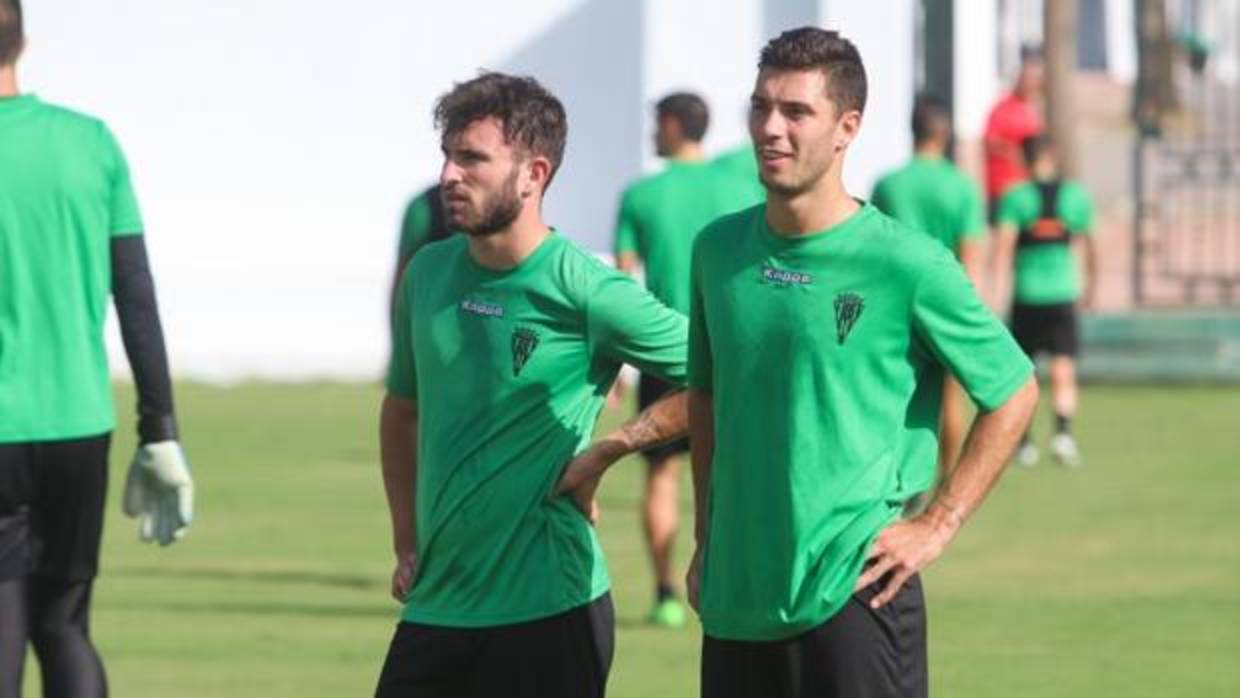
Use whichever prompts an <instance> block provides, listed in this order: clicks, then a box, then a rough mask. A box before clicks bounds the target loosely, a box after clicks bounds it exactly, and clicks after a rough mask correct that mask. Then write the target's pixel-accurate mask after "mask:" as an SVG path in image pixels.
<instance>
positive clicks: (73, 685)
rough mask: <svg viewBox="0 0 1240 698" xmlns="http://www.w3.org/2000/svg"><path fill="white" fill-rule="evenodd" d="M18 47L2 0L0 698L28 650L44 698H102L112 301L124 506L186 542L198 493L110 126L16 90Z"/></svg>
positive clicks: (163, 540)
mask: <svg viewBox="0 0 1240 698" xmlns="http://www.w3.org/2000/svg"><path fill="white" fill-rule="evenodd" d="M24 44H25V35H24V31H23V23H22V11H21V5H20V4H19V2H18V1H17V0H0V696H4V697H5V698H9V697H16V696H18V695H20V694H21V690H22V673H23V669H24V666H25V657H26V646H27V644H29V645H30V646H32V647H33V648H34V652H35V655H36V657H37V658H38V660H39V667H40V669H41V673H42V677H43V682H42V683H43V694H44V695H45V696H50V697H68V696H73V697H74V698H97V697H102V696H104V695H105V694H106V693H107V680H106V676H105V673H104V669H103V663H102V661H101V660H100V658H99V653H98V651H97V650H96V649H95V647H94V644H93V643H92V641H91V637H90V632H89V627H90V607H91V590H92V588H93V586H94V580H95V576H96V575H97V573H98V570H99V543H100V538H101V535H102V532H103V508H104V501H105V499H106V494H107V474H108V449H109V444H110V442H111V436H112V430H113V429H114V428H115V426H116V414H115V408H114V406H113V404H112V390H111V384H110V381H109V379H108V364H107V356H106V353H105V349H104V341H103V322H104V317H105V316H106V310H107V303H108V299H109V296H110V295H111V296H112V297H113V299H114V301H115V306H116V314H117V318H118V320H119V321H120V329H121V337H122V339H123V340H124V344H125V351H126V353H127V354H128V356H129V364H130V367H131V368H132V370H133V377H134V383H135V384H136V386H137V392H138V437H139V440H138V443H139V446H138V450H137V453H136V454H135V456H134V458H133V461H132V462H131V464H130V468H129V473H128V476H127V478H126V484H125V494H124V509H125V512H126V513H127V514H129V515H131V516H138V517H140V518H141V524H140V527H139V535H140V536H141V538H142V539H143V540H148V541H149V540H155V541H158V542H159V543H160V544H162V545H168V544H170V543H172V542H173V541H175V540H177V539H178V538H180V537H181V536H182V535H183V534H184V533H185V530H186V528H187V527H188V526H189V523H190V519H191V517H192V513H193V506H192V505H193V483H192V481H191V480H190V474H189V468H188V465H187V464H186V462H185V456H184V455H183V454H182V452H181V446H180V444H179V443H178V441H177V438H178V437H177V425H176V420H175V417H174V413H173V402H172V385H171V381H170V380H169V376H168V362H167V357H166V355H165V351H164V340H163V332H162V330H161V328H160V322H159V313H158V310H157V307H156V303H155V288H154V284H153V282H152V280H151V273H150V269H149V267H148V264H147V256H146V246H145V244H144V242H143V234H142V232H143V225H142V219H141V217H140V215H139V213H138V204H137V199H136V197H135V196H134V193H133V189H132V187H131V185H130V179H129V169H128V167H127V165H126V163H125V157H124V155H123V154H122V152H121V149H120V146H119V145H118V144H117V142H116V139H115V138H114V137H113V136H112V133H111V131H110V130H109V129H108V128H107V126H105V125H104V124H103V122H101V121H99V120H98V119H95V118H93V117H90V116H86V115H84V114H79V113H76V112H73V111H69V110H68V109H63V108H61V107H57V106H53V105H51V104H47V103H45V102H43V101H41V100H39V99H38V98H36V97H35V96H34V95H31V94H24V95H23V94H21V93H20V92H19V91H18V88H17V74H16V64H17V60H18V58H19V56H20V54H21V51H22V48H23V46H24Z"/></svg>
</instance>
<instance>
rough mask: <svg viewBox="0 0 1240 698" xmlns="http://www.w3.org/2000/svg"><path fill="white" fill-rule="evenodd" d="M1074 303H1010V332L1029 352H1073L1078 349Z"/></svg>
mask: <svg viewBox="0 0 1240 698" xmlns="http://www.w3.org/2000/svg"><path fill="white" fill-rule="evenodd" d="M1077 325H1078V322H1077V316H1076V304H1075V303H1055V304H1052V305H1024V304H1022V303H1013V304H1012V336H1013V337H1015V338H1016V343H1017V344H1019V345H1020V348H1021V349H1024V350H1025V353H1026V354H1028V355H1029V356H1036V355H1037V354H1040V353H1043V352H1045V353H1047V354H1050V355H1051V356H1073V357H1074V356H1076V355H1077V354H1078V353H1079V352H1080V339H1079V338H1078V330H1077Z"/></svg>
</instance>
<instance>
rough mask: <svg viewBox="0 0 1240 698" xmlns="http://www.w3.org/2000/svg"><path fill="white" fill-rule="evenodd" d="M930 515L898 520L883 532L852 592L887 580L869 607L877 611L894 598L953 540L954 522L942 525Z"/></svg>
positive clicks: (872, 548)
mask: <svg viewBox="0 0 1240 698" xmlns="http://www.w3.org/2000/svg"><path fill="white" fill-rule="evenodd" d="M929 513H930V512H929V511H927V512H926V513H923V514H920V515H919V516H916V517H914V518H912V519H908V520H905V521H897V522H896V523H893V524H891V525H890V526H888V527H887V528H885V529H883V531H882V532H881V533H879V534H878V537H877V538H875V539H874V544H873V545H872V546H870V552H869V555H868V556H867V559H866V564H867V567H866V568H865V570H863V571H862V573H861V577H859V578H858V579H857V585H856V587H855V588H854V590H853V591H854V592H857V591H861V590H862V589H864V588H866V587H868V586H870V585H871V584H873V583H875V582H877V581H879V580H882V579H883V578H884V577H885V578H886V582H884V583H883V584H882V589H881V590H880V591H879V593H878V594H877V595H876V596H875V597H874V598H873V599H871V600H870V608H879V607H881V606H883V605H884V604H886V603H887V602H889V601H891V600H892V599H893V598H895V596H896V594H897V593H899V592H900V589H901V588H902V587H903V586H904V583H905V582H907V581H908V579H909V578H910V577H912V576H913V575H914V574H917V573H918V572H920V571H921V570H923V569H925V568H926V567H927V566H928V565H929V564H930V563H931V562H934V561H935V560H936V559H937V558H938V557H939V555H941V554H943V549H944V548H946V547H947V543H948V542H949V541H950V540H951V539H952V537H953V536H954V535H955V533H956V529H957V528H958V524H956V523H944V522H943V521H942V520H941V519H939V518H937V517H933V516H929V515H928V514H929Z"/></svg>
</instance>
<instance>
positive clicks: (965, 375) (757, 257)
mask: <svg viewBox="0 0 1240 698" xmlns="http://www.w3.org/2000/svg"><path fill="white" fill-rule="evenodd" d="M692 284H693V286H692V293H693V310H692V316H691V319H690V331H689V385H690V386H691V387H693V388H696V389H699V390H702V391H706V392H710V393H712V394H713V398H714V412H715V449H714V461H713V463H712V468H711V480H710V495H709V503H710V511H709V517H710V518H709V522H708V537H707V543H706V548H705V552H704V555H705V558H704V567H703V576H702V582H701V583H702V587H701V594H702V595H701V616H702V623H703V626H704V628H705V631H706V633H707V634H708V635H711V636H712V637H717V638H723V639H732V640H752V641H768V640H777V639H782V638H787V637H792V636H794V635H797V634H799V633H802V632H805V631H806V630H808V629H810V628H813V627H815V626H817V625H819V624H821V623H823V622H824V621H826V620H827V619H828V618H830V617H831V616H832V615H834V614H835V613H836V611H838V610H839V609H840V608H841V607H842V606H843V604H844V603H845V602H846V601H847V600H848V598H849V597H850V596H852V593H853V585H854V584H855V583H856V580H857V577H858V576H859V574H860V571H861V567H862V563H863V561H864V557H865V553H866V550H867V548H868V546H869V544H870V542H871V541H872V540H873V538H874V537H875V536H876V535H877V533H878V532H879V531H880V530H881V529H882V528H883V527H884V526H885V525H887V524H888V523H889V522H891V521H892V520H894V519H895V518H896V517H898V516H899V514H900V511H901V507H902V506H903V504H904V502H905V501H906V500H907V499H908V498H909V497H911V496H912V495H914V494H916V493H918V492H921V491H923V490H925V489H927V488H928V487H929V486H930V485H931V484H932V483H933V481H934V477H935V462H936V460H937V455H938V454H937V450H938V441H937V439H938V436H937V432H938V424H939V405H940V400H941V397H942V393H943V373H944V368H945V367H946V368H947V369H948V370H950V371H951V372H952V373H953V374H954V375H955V376H956V377H957V378H958V379H959V380H960V382H961V383H962V384H963V385H964V387H965V389H966V391H968V393H969V395H970V396H971V397H972V398H973V400H974V401H975V402H976V403H977V404H978V405H979V406H980V407H981V408H982V409H983V410H990V409H994V408H996V407H998V406H999V405H1001V404H1002V403H1003V402H1005V401H1006V400H1007V399H1008V398H1009V397H1010V396H1011V395H1012V394H1013V393H1014V392H1015V391H1016V390H1017V389H1018V388H1019V387H1020V386H1021V385H1022V384H1024V382H1025V381H1026V380H1027V379H1028V378H1029V376H1030V375H1031V373H1032V365H1031V364H1030V362H1029V359H1028V358H1026V357H1025V355H1024V354H1023V353H1022V352H1021V351H1020V348H1019V347H1017V346H1016V343H1015V342H1014V341H1013V340H1012V337H1011V335H1009V334H1008V331H1007V329H1006V328H1004V326H1003V324H1002V323H1000V322H999V321H998V320H997V319H996V318H995V317H994V315H992V314H991V313H990V311H989V310H987V308H986V306H985V305H983V304H982V302H981V301H980V300H979V299H978V297H977V294H976V292H975V291H974V289H973V287H972V285H971V284H970V283H969V281H968V279H967V278H965V275H964V271H963V270H962V269H961V267H960V265H959V264H958V263H957V262H956V261H955V259H954V258H953V257H952V256H951V255H950V254H949V253H948V252H947V250H945V249H944V248H943V246H942V245H939V244H938V243H936V242H933V241H932V240H930V239H929V238H928V237H926V236H923V235H914V234H912V233H911V231H909V230H908V229H907V228H905V227H904V226H903V225H901V224H899V223H897V222H896V221H894V220H892V219H891V218H888V217H887V216H885V215H883V214H882V213H880V212H879V211H878V210H877V209H876V208H874V207H873V206H868V205H867V206H864V207H863V208H862V209H861V210H860V211H858V212H857V213H856V214H855V215H853V216H851V217H850V218H849V219H848V220H846V221H844V222H842V223H840V224H839V225H838V226H836V227H833V228H831V229H829V230H826V231H822V232H820V233H815V234H812V235H808V236H804V237H800V238H786V237H781V236H779V235H777V234H775V233H773V232H772V231H771V230H770V229H769V228H768V226H767V224H766V220H765V217H764V209H763V207H754V208H752V209H749V210H746V211H742V212H740V213H736V214H733V215H731V216H727V217H724V218H721V219H719V220H718V221H715V222H714V223H712V224H711V225H710V226H709V227H707V229H706V230H705V231H703V232H702V234H701V235H700V236H699V238H698V241H697V244H696V246H695V249H694V257H693V273H692Z"/></svg>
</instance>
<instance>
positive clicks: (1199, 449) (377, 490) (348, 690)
mask: <svg viewBox="0 0 1240 698" xmlns="http://www.w3.org/2000/svg"><path fill="white" fill-rule="evenodd" d="M118 400H119V402H118V404H119V405H121V406H122V407H123V409H122V412H128V411H129V409H128V407H129V405H131V404H132V400H133V398H132V394H131V393H130V392H129V391H127V390H125V389H121V391H120V392H119V394H118ZM378 400H379V391H378V389H377V388H375V387H371V386H348V385H305V386H287V385H245V386H241V387H236V388H232V389H223V388H213V387H203V386H198V385H182V386H180V388H179V392H178V403H179V408H180V411H181V423H182V430H183V432H184V436H185V439H184V441H185V445H186V448H187V450H188V453H189V455H190V458H191V461H192V463H193V465H194V467H195V470H196V477H197V483H198V487H199V490H198V491H199V497H198V517H199V518H198V521H197V522H196V523H195V525H194V528H193V530H192V531H191V533H190V536H189V537H188V538H187V539H186V540H185V541H183V542H182V543H180V544H178V545H175V546H172V547H171V548H168V549H157V548H154V547H150V546H145V545H140V544H138V543H137V542H136V539H135V526H134V524H133V522H132V521H131V520H128V519H125V518H123V517H122V516H121V515H120V513H119V512H120V506H119V498H120V490H121V483H122V482H123V477H124V465H125V463H126V462H127V459H128V457H129V454H130V453H131V451H132V447H133V441H132V438H131V437H130V436H129V434H130V431H131V427H130V424H129V423H128V421H126V422H125V423H124V424H122V426H121V427H120V430H119V431H118V438H117V440H116V444H115V448H114V451H113V469H112V488H111V492H110V497H109V499H110V508H109V518H108V522H107V529H106V534H105V541H104V569H103V574H102V577H101V578H100V580H99V583H98V586H97V591H96V604H95V609H96V611H95V615H94V634H95V636H96V638H97V641H98V644H99V646H100V647H101V648H102V651H103V654H104V656H105V659H106V662H107V666H108V670H109V674H110V680H111V685H112V695H113V696H118V697H119V698H132V697H147V696H177V698H197V697H203V696H263V697H269V698H276V697H280V696H298V697H311V696H332V697H339V696H365V695H370V693H371V691H372V689H373V685H374V680H375V678H376V674H377V671H378V668H379V662H380V660H381V658H382V656H383V653H384V650H385V649H386V644H387V641H388V639H389V637H390V633H391V630H392V627H393V623H394V621H395V618H396V611H397V609H396V606H395V604H394V603H393V602H391V601H390V600H389V599H388V596H387V580H388V575H389V573H390V564H389V560H390V557H391V556H390V553H389V533H388V528H387V519H386V513H385V504H384V499H383V495H382V489H381V486H380V481H379V472H378V465H377V456H376V439H375V433H376V414H377V407H378ZM1083 400H1084V404H1083V408H1082V412H1083V417H1082V418H1081V419H1080V420H1079V425H1078V427H1077V431H1078V434H1079V437H1080V441H1081V443H1082V447H1083V450H1084V453H1085V454H1086V457H1087V459H1088V465H1087V467H1086V468H1084V469H1082V470H1079V471H1066V470H1063V469H1061V468H1057V467H1053V466H1049V465H1044V466H1042V467H1039V468H1037V469H1034V470H1014V471H1012V472H1009V473H1008V474H1007V475H1006V477H1005V478H1004V480H1003V481H1002V482H1001V483H1000V485H999V488H998V490H997V491H996V492H995V493H994V494H993V496H992V497H991V498H990V500H989V501H988V503H987V505H986V506H985V508H984V509H983V510H982V511H981V513H980V514H979V515H978V516H977V517H976V518H975V519H974V520H973V521H972V522H971V523H970V524H969V526H968V527H967V528H966V529H965V531H964V533H963V534H962V535H961V536H960V538H959V539H958V540H957V541H956V543H955V544H954V546H953V547H952V548H951V549H949V550H948V552H947V554H946V555H945V556H944V558H943V559H941V560H940V561H939V562H938V563H937V564H936V565H935V566H934V567H933V568H932V569H931V570H930V572H929V573H928V574H927V575H926V580H927V581H926V584H927V596H928V603H929V608H930V653H931V678H932V687H933V691H932V694H933V695H935V696H950V697H953V698H955V697H967V696H979V697H981V696H987V697H990V696H1002V697H1006V698H1018V697H1025V696H1029V697H1033V696H1037V697H1039V698H1041V697H1046V696H1159V697H1169V696H1191V697H1193V698H1204V697H1215V696H1218V697H1227V696H1240V524H1238V523H1237V515H1236V513H1235V510H1236V506H1237V502H1238V501H1240V391H1237V390H1222V389H1165V388H1101V387H1099V388H1090V389H1088V390H1086V392H1085V394H1084V398H1083ZM616 417H617V415H614V414H608V415H607V416H606V417H605V420H606V421H607V422H608V423H611V422H612V421H613V420H614V419H615V418H616ZM1045 424H1046V419H1045V418H1044V417H1043V418H1042V419H1040V422H1039V427H1040V431H1041V433H1042V434H1045V432H1046V429H1045ZM682 482H683V483H685V484H686V487H687V482H688V479H687V476H686V477H685V478H684V479H683V480H682ZM640 483H641V465H640V463H639V462H638V461H636V460H629V461H626V462H623V463H621V464H619V465H618V466H617V467H616V468H615V469H614V470H613V471H612V472H611V474H610V475H609V478H608V480H606V481H605V483H604V487H603V490H602V494H601V498H602V504H603V507H604V513H603V520H602V522H601V523H600V532H601V536H602V540H603V545H604V547H605V548H606V550H607V553H608V557H609V560H610V564H611V569H612V574H613V577H614V580H615V589H614V594H615V601H616V607H617V615H618V624H619V628H618V637H617V654H616V661H615V664H614V667H613V671H612V675H611V682H610V692H609V695H611V696H614V697H616V698H638V697H645V696H671V697H680V696H685V697H688V696H695V695H696V694H697V693H696V692H697V650H698V629H697V628H696V627H689V628H686V629H684V630H683V631H658V630H652V629H649V628H647V627H644V626H643V625H642V623H641V620H640V619H641V617H642V615H643V614H644V613H645V611H646V610H647V603H648V601H649V598H648V597H649V594H650V589H649V587H650V579H649V573H648V571H647V567H646V564H645V559H644V551H643V547H642V543H641V537H640V527H639V523H638V518H637V513H636V512H637V502H638V497H639V493H640ZM682 502H683V503H684V506H683V510H684V511H685V514H686V517H687V516H688V515H689V507H688V502H689V499H688V492H687V489H686V491H685V492H684V496H683V497H682ZM689 526H690V522H689V521H687V520H686V521H685V522H684V530H689ZM685 543H686V541H685V540H683V539H682V544H681V548H680V550H681V559H682V560H683V559H684V558H685V557H686V556H687V545H686V544H685ZM36 673H37V670H35V668H34V666H33V664H30V665H29V670H28V672H27V686H28V687H29V689H30V690H29V691H28V693H27V695H30V696H36V695H38V693H37V692H36V691H35V690H34V689H35V687H37V685H38V681H37V677H35V676H33V674H36Z"/></svg>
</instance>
